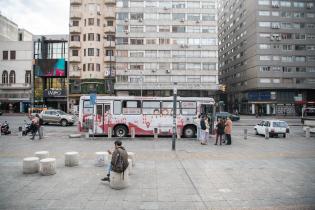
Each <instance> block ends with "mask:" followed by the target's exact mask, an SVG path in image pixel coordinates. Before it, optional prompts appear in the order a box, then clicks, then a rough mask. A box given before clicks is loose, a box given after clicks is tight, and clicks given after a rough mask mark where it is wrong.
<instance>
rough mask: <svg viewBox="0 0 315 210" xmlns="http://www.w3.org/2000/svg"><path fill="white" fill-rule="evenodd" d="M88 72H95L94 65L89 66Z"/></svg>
mask: <svg viewBox="0 0 315 210" xmlns="http://www.w3.org/2000/svg"><path fill="white" fill-rule="evenodd" d="M88 71H94V63H89V64H88Z"/></svg>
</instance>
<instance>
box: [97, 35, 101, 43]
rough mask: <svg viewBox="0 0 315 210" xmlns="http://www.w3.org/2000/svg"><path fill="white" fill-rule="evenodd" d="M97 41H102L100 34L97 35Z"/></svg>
mask: <svg viewBox="0 0 315 210" xmlns="http://www.w3.org/2000/svg"><path fill="white" fill-rule="evenodd" d="M96 39H97V41H98V42H99V41H101V35H100V34H97V35H96Z"/></svg>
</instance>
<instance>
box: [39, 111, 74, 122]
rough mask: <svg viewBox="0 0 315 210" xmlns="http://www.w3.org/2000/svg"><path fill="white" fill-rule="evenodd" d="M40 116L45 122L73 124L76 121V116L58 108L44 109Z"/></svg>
mask: <svg viewBox="0 0 315 210" xmlns="http://www.w3.org/2000/svg"><path fill="white" fill-rule="evenodd" d="M39 117H40V118H41V119H42V120H43V123H44V124H49V123H57V124H60V125H62V126H67V125H73V124H74V122H75V116H73V115H71V114H67V113H65V112H64V111H61V110H58V109H49V110H44V111H42V112H41V113H40V115H39Z"/></svg>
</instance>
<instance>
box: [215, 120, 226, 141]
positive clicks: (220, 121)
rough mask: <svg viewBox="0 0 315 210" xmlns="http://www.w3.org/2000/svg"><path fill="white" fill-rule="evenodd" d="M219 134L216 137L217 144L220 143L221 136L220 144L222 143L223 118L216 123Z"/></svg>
mask: <svg viewBox="0 0 315 210" xmlns="http://www.w3.org/2000/svg"><path fill="white" fill-rule="evenodd" d="M216 130H217V133H216V134H217V135H216V138H215V144H214V145H218V138H220V145H222V135H223V134H224V122H223V120H222V119H220V120H219V122H218V124H217V125H216Z"/></svg>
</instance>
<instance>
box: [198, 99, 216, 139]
mask: <svg viewBox="0 0 315 210" xmlns="http://www.w3.org/2000/svg"><path fill="white" fill-rule="evenodd" d="M200 113H201V114H206V115H207V116H208V118H209V119H210V122H209V123H210V125H211V126H210V133H212V131H213V129H214V122H215V109H214V105H211V104H201V105H200Z"/></svg>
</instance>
